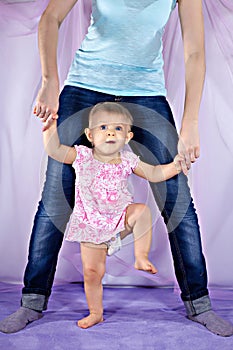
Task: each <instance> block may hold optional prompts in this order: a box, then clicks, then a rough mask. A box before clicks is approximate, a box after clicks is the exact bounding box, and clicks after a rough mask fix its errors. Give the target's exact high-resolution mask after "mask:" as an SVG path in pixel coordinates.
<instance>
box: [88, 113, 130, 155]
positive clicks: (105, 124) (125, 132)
mask: <svg viewBox="0 0 233 350" xmlns="http://www.w3.org/2000/svg"><path fill="white" fill-rule="evenodd" d="M87 130H88V132H86V135H87V137H88V139H89V141H91V142H92V144H93V145H94V148H95V151H98V152H100V153H101V154H102V155H111V154H114V153H118V152H119V151H120V150H121V149H122V148H123V147H124V145H125V144H126V143H128V142H129V140H130V139H131V138H132V136H133V133H132V132H131V131H130V125H129V121H128V120H127V118H126V117H125V116H124V115H121V114H116V113H108V112H105V111H99V112H96V113H95V114H94V115H93V117H92V120H91V121H90V125H89V129H87Z"/></svg>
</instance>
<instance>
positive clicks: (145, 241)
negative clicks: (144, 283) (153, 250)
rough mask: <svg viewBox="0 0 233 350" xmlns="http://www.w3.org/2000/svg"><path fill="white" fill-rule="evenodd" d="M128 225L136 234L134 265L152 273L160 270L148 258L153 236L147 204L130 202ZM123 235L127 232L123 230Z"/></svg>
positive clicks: (127, 214)
mask: <svg viewBox="0 0 233 350" xmlns="http://www.w3.org/2000/svg"><path fill="white" fill-rule="evenodd" d="M126 226H129V227H130V228H131V232H132V231H133V234H134V254H135V264H134V267H135V268H136V269H138V270H144V271H147V272H150V273H156V272H158V271H157V269H156V267H155V266H154V265H153V264H152V263H151V262H150V261H149V259H148V254H149V251H150V246H151V238H152V219H151V212H150V208H149V207H147V206H146V205H145V204H140V203H134V204H130V205H129V206H128V208H127V211H126ZM126 230H127V228H126ZM122 236H125V232H122Z"/></svg>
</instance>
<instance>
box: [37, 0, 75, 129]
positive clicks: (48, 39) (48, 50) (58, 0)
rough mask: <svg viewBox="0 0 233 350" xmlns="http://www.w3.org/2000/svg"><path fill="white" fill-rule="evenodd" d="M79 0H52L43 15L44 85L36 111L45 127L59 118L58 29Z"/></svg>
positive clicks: (41, 57)
mask: <svg viewBox="0 0 233 350" xmlns="http://www.w3.org/2000/svg"><path fill="white" fill-rule="evenodd" d="M77 1H78V0H65V1H64V0H50V2H49V4H48V6H47V8H46V9H45V11H44V13H43V14H42V16H41V19H40V22H39V27H38V42H39V52H40V61H41V70H42V86H41V89H40V91H39V93H38V95H37V100H36V106H35V110H34V113H35V114H36V115H37V116H38V117H39V118H41V120H42V122H46V123H45V124H44V129H43V130H46V128H47V127H48V126H49V123H50V122H51V121H52V120H53V119H57V117H58V116H57V111H58V100H59V93H60V88H59V77H58V69H57V44H58V31H59V27H60V25H61V23H62V22H63V20H64V18H65V17H66V16H67V14H68V13H69V12H70V10H71V9H72V7H73V6H74V5H75V3H76V2H77Z"/></svg>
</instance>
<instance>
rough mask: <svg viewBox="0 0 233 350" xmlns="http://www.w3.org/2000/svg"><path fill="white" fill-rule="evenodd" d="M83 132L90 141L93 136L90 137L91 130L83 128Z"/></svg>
mask: <svg viewBox="0 0 233 350" xmlns="http://www.w3.org/2000/svg"><path fill="white" fill-rule="evenodd" d="M84 132H85V135H86V137H87V139H88V141H90V142H92V140H93V137H92V133H91V130H90V129H89V128H86V129H85V130H84Z"/></svg>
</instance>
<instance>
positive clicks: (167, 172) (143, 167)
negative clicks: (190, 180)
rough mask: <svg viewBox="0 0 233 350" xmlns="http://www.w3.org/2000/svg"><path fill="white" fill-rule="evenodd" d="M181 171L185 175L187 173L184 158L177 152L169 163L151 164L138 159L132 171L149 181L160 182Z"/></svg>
mask: <svg viewBox="0 0 233 350" xmlns="http://www.w3.org/2000/svg"><path fill="white" fill-rule="evenodd" d="M181 171H183V172H184V174H185V175H187V173H188V170H187V167H186V164H185V162H184V159H183V158H182V157H181V156H180V155H179V154H178V155H177V156H176V157H175V159H174V161H173V162H172V163H169V164H162V165H151V164H148V163H144V162H142V161H140V162H139V163H138V166H137V167H136V168H135V169H134V171H133V173H134V174H136V175H138V176H140V177H142V178H144V179H146V180H148V181H150V182H161V181H165V180H168V179H170V178H171V177H173V176H175V175H177V174H179V173H180V172H181Z"/></svg>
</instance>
